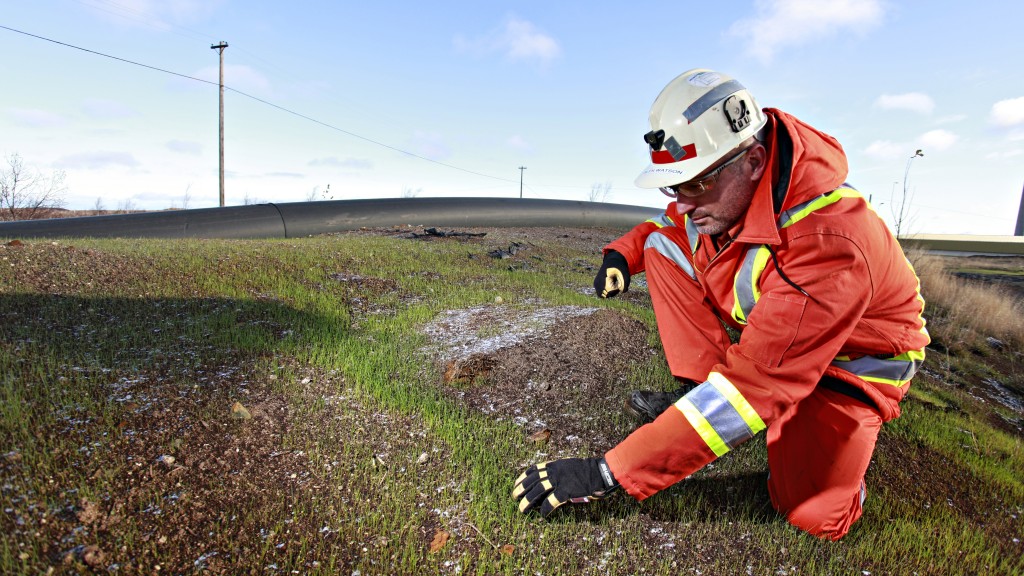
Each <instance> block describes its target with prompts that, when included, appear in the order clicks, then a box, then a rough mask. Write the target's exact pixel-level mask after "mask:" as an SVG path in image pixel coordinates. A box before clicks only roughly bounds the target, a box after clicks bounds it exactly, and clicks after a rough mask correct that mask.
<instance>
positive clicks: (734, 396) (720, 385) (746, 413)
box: [708, 372, 767, 434]
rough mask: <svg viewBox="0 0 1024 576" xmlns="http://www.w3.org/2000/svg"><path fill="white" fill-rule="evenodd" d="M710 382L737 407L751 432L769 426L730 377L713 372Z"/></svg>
mask: <svg viewBox="0 0 1024 576" xmlns="http://www.w3.org/2000/svg"><path fill="white" fill-rule="evenodd" d="M708 382H710V383H711V385H712V386H714V387H715V388H717V389H718V391H719V392H721V393H722V395H723V396H725V397H726V399H727V400H729V403H730V404H732V407H733V408H735V409H736V411H737V412H739V414H740V416H741V417H742V418H743V421H744V422H746V423H747V426H750V431H751V432H753V433H754V434H757V433H758V432H760V431H761V430H764V429H765V428H767V426H765V423H764V420H761V417H760V416H759V415H758V414H757V410H754V407H753V406H751V405H750V402H747V399H746V398H744V397H743V394H741V393H740V391H739V390H737V389H736V387H735V386H733V384H732V382H729V379H728V378H726V377H725V376H722V375H721V374H720V373H718V372H712V373H710V374H708Z"/></svg>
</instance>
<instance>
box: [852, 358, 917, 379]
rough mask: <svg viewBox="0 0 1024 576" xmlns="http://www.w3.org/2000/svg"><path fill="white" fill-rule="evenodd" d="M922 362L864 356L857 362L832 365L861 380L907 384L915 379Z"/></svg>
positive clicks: (856, 360)
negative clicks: (891, 381)
mask: <svg viewBox="0 0 1024 576" xmlns="http://www.w3.org/2000/svg"><path fill="white" fill-rule="evenodd" d="M921 362H922V361H920V360H896V359H894V358H875V357H874V356H863V357H861V358H857V359H855V360H833V361H832V365H833V366H835V367H836V368H842V369H843V370H846V371H847V372H849V373H851V374H856V375H857V376H860V377H861V378H865V379H868V378H871V379H883V380H894V381H900V382H905V381H907V380H910V379H911V378H913V377H914V374H916V373H917V369H918V368H920V367H921Z"/></svg>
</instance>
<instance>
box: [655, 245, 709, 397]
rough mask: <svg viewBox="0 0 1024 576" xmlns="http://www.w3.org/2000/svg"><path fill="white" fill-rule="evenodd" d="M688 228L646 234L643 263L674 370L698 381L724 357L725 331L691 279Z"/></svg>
mask: <svg viewBox="0 0 1024 576" xmlns="http://www.w3.org/2000/svg"><path fill="white" fill-rule="evenodd" d="M687 243H688V240H687V238H686V233H685V232H684V231H683V230H681V229H679V228H677V227H675V226H666V227H664V228H660V229H658V230H655V231H654V232H652V233H651V234H650V236H648V239H647V242H646V244H645V246H644V267H645V269H646V274H647V286H648V289H649V290H650V293H651V304H652V305H653V307H654V315H655V318H656V319H657V321H658V334H659V335H660V336H661V343H662V346H663V347H664V349H665V358H666V359H667V360H668V366H669V369H670V370H671V371H672V374H674V375H676V376H679V377H682V378H688V379H690V380H694V381H697V382H702V381H703V380H704V379H705V378H706V377H707V375H708V373H709V372H710V371H711V368H712V367H713V366H715V365H716V364H719V363H721V362H724V361H725V350H726V348H727V347H728V346H729V336H728V334H726V332H725V329H724V328H722V324H721V321H720V320H719V319H718V317H717V316H715V314H714V312H713V311H712V310H711V308H710V307H709V306H708V305H707V303H706V301H705V299H704V290H703V288H701V286H700V284H699V283H698V282H697V280H696V279H694V278H693V277H692V276H691V274H692V270H693V267H692V264H691V263H690V262H689V261H688V260H687V259H686V257H685V255H684V251H689V250H690V248H689V247H688V244H687Z"/></svg>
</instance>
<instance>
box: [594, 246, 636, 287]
mask: <svg viewBox="0 0 1024 576" xmlns="http://www.w3.org/2000/svg"><path fill="white" fill-rule="evenodd" d="M627 290H629V263H628V262H626V257H625V256H623V255H622V254H619V253H618V252H616V251H615V250H609V251H608V253H607V254H605V255H604V262H602V263H601V269H600V270H599V271H598V272H597V277H596V278H594V292H595V293H596V294H597V295H598V296H599V297H601V298H611V297H612V296H615V295H617V294H618V293H619V292H625V291H627Z"/></svg>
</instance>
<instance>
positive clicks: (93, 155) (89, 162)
mask: <svg viewBox="0 0 1024 576" xmlns="http://www.w3.org/2000/svg"><path fill="white" fill-rule="evenodd" d="M138 165H139V161H138V160H136V159H135V157H134V156H132V155H131V154H129V153H127V152H83V153H81V154H71V155H69V156H62V157H60V158H58V159H57V161H56V162H54V166H56V167H57V168H60V169H62V170H99V169H101V168H111V167H115V166H123V167H127V168H134V167H136V166H138Z"/></svg>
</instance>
